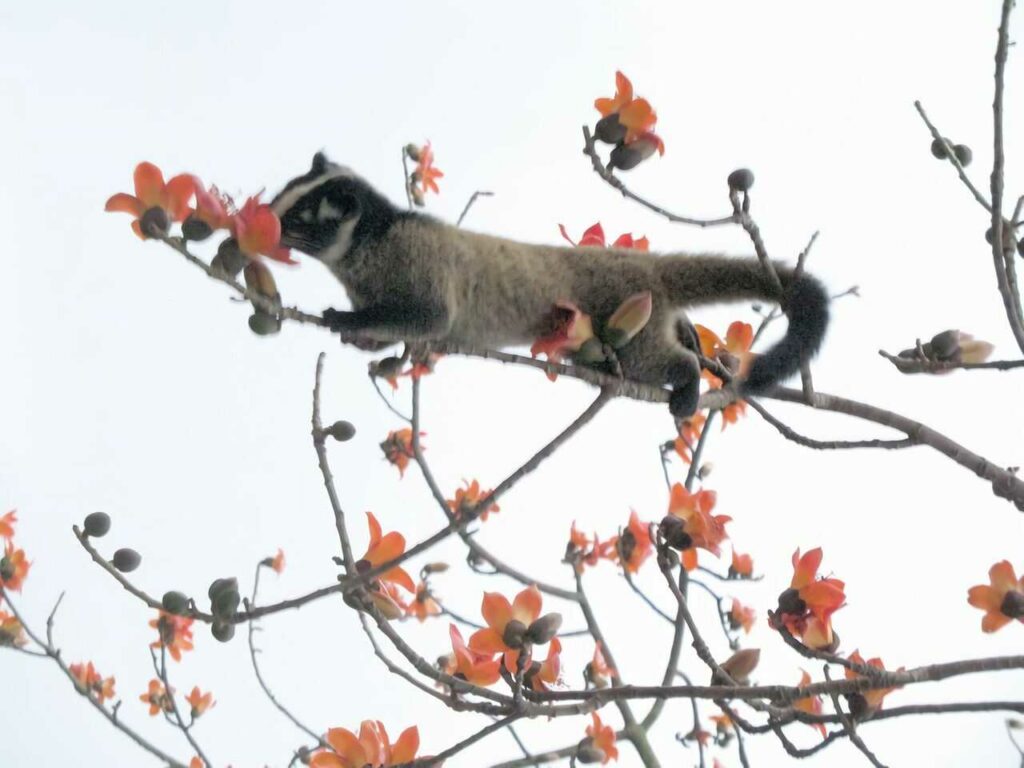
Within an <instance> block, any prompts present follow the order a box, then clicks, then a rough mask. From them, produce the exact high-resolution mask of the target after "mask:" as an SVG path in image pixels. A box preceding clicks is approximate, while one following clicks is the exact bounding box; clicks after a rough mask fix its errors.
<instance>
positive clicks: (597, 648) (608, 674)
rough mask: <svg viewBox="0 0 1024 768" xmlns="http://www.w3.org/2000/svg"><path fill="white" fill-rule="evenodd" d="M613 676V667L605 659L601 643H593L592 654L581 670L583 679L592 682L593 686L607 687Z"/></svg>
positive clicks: (614, 673) (614, 674)
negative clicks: (584, 667)
mask: <svg viewBox="0 0 1024 768" xmlns="http://www.w3.org/2000/svg"><path fill="white" fill-rule="evenodd" d="M615 676H616V672H615V669H614V668H613V667H612V666H611V665H610V664H608V660H607V659H605V657H604V651H603V650H602V649H601V644H600V643H594V656H593V657H592V658H591V659H590V662H589V663H588V664H587V666H586V669H585V670H584V671H583V677H584V679H585V680H586V681H587V682H589V683H592V684H593V686H594V687H595V688H607V687H608V684H609V683H610V682H611V681H612V678H614V677H615Z"/></svg>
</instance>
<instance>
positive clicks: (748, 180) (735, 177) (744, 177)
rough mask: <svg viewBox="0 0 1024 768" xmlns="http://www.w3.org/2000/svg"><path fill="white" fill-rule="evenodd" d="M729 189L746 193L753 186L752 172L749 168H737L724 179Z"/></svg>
mask: <svg viewBox="0 0 1024 768" xmlns="http://www.w3.org/2000/svg"><path fill="white" fill-rule="evenodd" d="M726 182H727V183H728V184H729V189H731V190H735V191H736V192H748V191H749V190H750V188H751V187H752V186H754V172H753V171H752V170H750V169H749V168H737V169H736V170H735V171H733V172H732V173H730V174H729V178H728V179H726Z"/></svg>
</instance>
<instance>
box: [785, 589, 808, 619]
mask: <svg viewBox="0 0 1024 768" xmlns="http://www.w3.org/2000/svg"><path fill="white" fill-rule="evenodd" d="M806 610H807V603H805V602H804V601H803V598H801V597H800V591H799V590H797V589H793V588H792V587H790V588H789V589H787V590H786V591H785V592H783V593H782V594H781V595H779V613H789V614H793V615H800V614H802V613H803V612H804V611H806Z"/></svg>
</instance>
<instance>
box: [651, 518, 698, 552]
mask: <svg viewBox="0 0 1024 768" xmlns="http://www.w3.org/2000/svg"><path fill="white" fill-rule="evenodd" d="M658 533H659V535H660V536H661V538H662V539H664V541H665V543H666V544H668V545H669V546H670V547H672V548H673V549H678V550H680V551H682V550H684V549H689V548H690V547H692V546H693V539H692V538H691V537H690V534H688V533H687V532H686V523H685V522H683V520H682V518H678V517H676V516H675V515H665V517H663V518H662V520H661V523H659V524H658Z"/></svg>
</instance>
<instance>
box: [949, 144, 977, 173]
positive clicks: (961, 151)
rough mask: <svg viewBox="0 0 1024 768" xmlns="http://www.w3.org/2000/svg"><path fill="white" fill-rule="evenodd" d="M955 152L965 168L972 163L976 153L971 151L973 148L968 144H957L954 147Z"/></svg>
mask: <svg viewBox="0 0 1024 768" xmlns="http://www.w3.org/2000/svg"><path fill="white" fill-rule="evenodd" d="M953 154H954V155H955V156H956V159H957V160H958V161H959V162H960V165H962V166H963V167H964V168H966V167H967V166H968V165H970V164H971V160H973V159H974V153H973V152H971V148H970V147H968V146H967V145H966V144H957V145H956V146H955V147H953Z"/></svg>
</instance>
